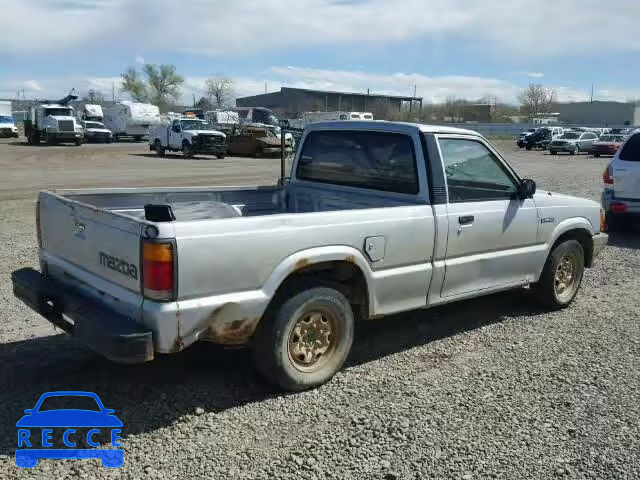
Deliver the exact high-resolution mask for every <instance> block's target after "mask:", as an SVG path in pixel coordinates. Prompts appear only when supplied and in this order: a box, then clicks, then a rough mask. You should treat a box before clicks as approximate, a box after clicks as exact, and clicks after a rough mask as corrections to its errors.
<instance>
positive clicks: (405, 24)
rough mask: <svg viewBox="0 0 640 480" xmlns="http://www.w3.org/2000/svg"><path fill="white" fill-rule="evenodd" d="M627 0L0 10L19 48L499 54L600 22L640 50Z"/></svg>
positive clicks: (574, 43)
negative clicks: (615, 6) (393, 47)
mask: <svg viewBox="0 0 640 480" xmlns="http://www.w3.org/2000/svg"><path fill="white" fill-rule="evenodd" d="M624 3H625V5H624V8H623V10H624V12H623V14H616V15H610V14H609V12H607V11H606V6H605V5H604V4H603V3H602V2H601V0H563V1H562V2H558V1H557V0H538V1H537V2H536V4H535V8H527V9H525V10H526V11H523V6H522V4H521V2H515V1H509V2H505V1H504V0H485V1H483V2H477V0H396V1H395V2H393V3H390V2H388V0H357V1H354V0H346V1H345V0H314V1H313V2H311V1H305V0H243V1H237V2H215V6H213V5H212V4H213V2H212V1H210V0H190V1H189V2H188V4H185V5H186V6H184V7H182V6H178V4H176V3H175V1H173V0H57V1H54V0H39V1H30V2H26V1H22V2H20V1H18V2H16V1H15V0H0V11H2V12H3V41H4V44H5V49H6V48H9V49H11V50H13V51H15V52H17V53H28V52H47V51H50V52H59V51H60V50H61V49H62V48H68V47H70V46H78V45H87V44H88V43H91V42H95V43H96V44H100V45H103V44H106V45H110V46H112V47H113V48H114V49H115V48H125V47H126V48H130V47H131V45H135V46H136V48H139V49H143V50H145V51H150V50H153V51H167V52H174V53H197V54H202V55H216V56H232V55H242V54H255V53H256V52H272V51H273V50H274V49H289V50H292V49H303V48H306V47H314V46H331V45H333V46H339V47H340V48H349V49H352V50H353V51H357V50H358V49H360V48H362V47H363V45H366V47H367V48H376V45H380V44H389V43H393V42H402V41H413V42H416V44H418V45H424V46H425V48H431V47H433V45H435V44H438V45H440V44H442V43H443V42H447V41H456V40H460V41H464V42H465V44H466V45H470V46H472V47H470V48H474V49H477V50H480V51H482V52H484V53H487V54H489V55H492V56H496V57H501V56H503V55H509V56H512V57H514V58H515V57H518V58H521V57H519V56H521V55H523V54H525V55H527V58H543V57H557V56H567V55H569V54H571V55H578V56H581V55H588V54H590V53H592V52H593V51H599V50H601V49H602V45H603V36H602V35H598V34H594V32H602V31H603V29H605V28H606V31H611V32H616V39H615V41H614V42H608V43H607V51H609V52H611V51H638V50H640V30H639V29H638V28H637V25H636V24H637V18H639V17H640V2H635V1H625V2H624ZM176 8H180V9H183V10H184V13H185V14H188V18H189V23H188V28H179V29H178V30H177V31H176V28H175V16H174V15H171V14H170V12H176ZM618 13H620V12H618ZM523 15H524V16H523ZM603 15H606V24H605V23H603ZM522 19H524V20H526V21H520V20H522ZM25 24H27V25H28V31H29V34H26V35H25ZM52 25H55V28H51V27H52ZM168 32H173V33H171V34H168ZM534 73H535V72H534Z"/></svg>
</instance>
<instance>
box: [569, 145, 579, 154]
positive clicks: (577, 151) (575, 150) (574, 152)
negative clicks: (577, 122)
mask: <svg viewBox="0 0 640 480" xmlns="http://www.w3.org/2000/svg"><path fill="white" fill-rule="evenodd" d="M579 154H580V147H579V146H578V145H576V146H575V147H573V150H572V151H571V155H579Z"/></svg>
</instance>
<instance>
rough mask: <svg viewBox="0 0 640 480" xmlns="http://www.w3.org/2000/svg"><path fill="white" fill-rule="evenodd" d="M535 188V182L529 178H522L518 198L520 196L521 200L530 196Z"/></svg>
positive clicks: (533, 193)
mask: <svg viewBox="0 0 640 480" xmlns="http://www.w3.org/2000/svg"><path fill="white" fill-rule="evenodd" d="M536 189H537V186H536V182H534V181H533V180H531V179H529V178H523V179H522V181H521V182H520V189H519V190H520V191H519V193H520V198H522V199H523V200H524V199H525V198H532V197H533V196H534V195H535V193H536Z"/></svg>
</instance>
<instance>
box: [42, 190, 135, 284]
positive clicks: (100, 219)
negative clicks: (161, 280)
mask: <svg viewBox="0 0 640 480" xmlns="http://www.w3.org/2000/svg"><path fill="white" fill-rule="evenodd" d="M39 214H40V235H41V242H42V256H43V259H45V260H48V261H51V262H53V263H55V264H57V265H59V266H62V268H63V269H64V267H65V265H67V264H71V266H73V267H77V268H78V269H80V271H84V272H88V273H90V274H93V275H95V276H98V277H100V278H102V279H104V280H106V281H107V282H109V283H111V284H115V285H117V286H119V287H123V288H125V289H127V290H130V291H133V292H140V233H141V229H142V223H141V222H139V221H137V220H136V219H135V218H130V217H125V216H121V215H117V214H114V213H112V212H109V211H108V210H104V209H99V208H95V207H93V206H89V205H84V204H82V203H79V202H76V201H73V200H69V199H67V198H65V197H64V196H61V195H58V194H54V193H51V192H41V193H40V196H39ZM89 278H90V277H89ZM80 280H83V279H80Z"/></svg>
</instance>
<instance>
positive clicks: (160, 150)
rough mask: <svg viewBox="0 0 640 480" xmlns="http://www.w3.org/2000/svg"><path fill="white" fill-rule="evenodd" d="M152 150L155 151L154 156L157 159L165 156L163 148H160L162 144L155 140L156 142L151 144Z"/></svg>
mask: <svg viewBox="0 0 640 480" xmlns="http://www.w3.org/2000/svg"><path fill="white" fill-rule="evenodd" d="M153 149H154V150H155V151H156V155H158V156H159V157H164V156H165V151H164V148H163V147H162V142H160V140H158V139H157V138H156V141H155V142H153Z"/></svg>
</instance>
